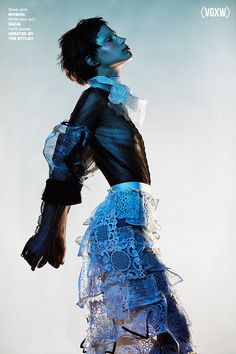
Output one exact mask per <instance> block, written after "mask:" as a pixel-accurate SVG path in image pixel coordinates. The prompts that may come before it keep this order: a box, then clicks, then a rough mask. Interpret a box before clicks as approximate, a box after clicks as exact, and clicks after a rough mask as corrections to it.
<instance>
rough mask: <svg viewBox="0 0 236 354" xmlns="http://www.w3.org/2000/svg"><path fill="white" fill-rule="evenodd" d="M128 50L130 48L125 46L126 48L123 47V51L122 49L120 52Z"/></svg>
mask: <svg viewBox="0 0 236 354" xmlns="http://www.w3.org/2000/svg"><path fill="white" fill-rule="evenodd" d="M128 49H130V47H129V46H127V45H126V46H125V47H124V49H122V52H124V51H125V50H128Z"/></svg>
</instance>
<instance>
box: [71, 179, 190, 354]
mask: <svg viewBox="0 0 236 354" xmlns="http://www.w3.org/2000/svg"><path fill="white" fill-rule="evenodd" d="M119 185H122V188H121V189H119V188H116V189H115V187H114V186H113V187H111V188H109V189H108V190H107V195H106V197H105V199H104V201H103V202H102V203H100V204H99V205H98V206H97V207H96V208H95V209H94V210H93V212H92V213H91V215H90V216H89V218H88V219H86V220H85V221H84V223H83V224H84V225H88V227H87V229H86V231H85V233H84V235H83V236H80V237H78V238H77V239H76V242H77V243H78V244H79V251H78V256H79V257H82V260H83V262H82V268H81V271H80V275H79V280H78V293H79V299H78V301H77V302H76V305H78V306H79V307H81V308H84V307H85V308H86V310H87V315H86V317H87V322H88V328H87V335H86V337H85V338H84V340H83V341H82V343H81V344H80V347H81V348H83V352H84V353H88V354H95V353H99V354H100V353H131V354H136V353H140V354H146V353H168V354H170V353H172V352H173V353H181V354H187V353H193V352H194V350H195V349H196V348H195V346H194V344H193V340H192V334H193V333H192V331H191V330H190V326H191V322H190V320H189V318H188V316H187V313H186V311H185V310H184V308H183V306H182V304H181V302H180V300H179V298H178V296H177V294H176V290H175V289H174V285H176V284H177V283H178V282H181V281H183V279H182V278H181V276H179V275H178V274H177V273H175V272H173V271H172V270H171V268H169V267H167V266H166V265H165V264H164V263H163V262H162V261H161V258H160V249H159V247H158V244H159V241H158V240H159V238H160V233H159V231H160V229H161V226H160V224H159V223H158V220H157V205H158V202H159V199H158V198H157V197H155V196H154V195H153V194H151V192H150V191H148V188H146V190H145V189H139V188H133V187H132V186H130V184H129V183H126V182H125V183H120V184H119ZM119 185H116V186H118V187H119ZM146 186H148V185H146ZM148 187H149V188H150V186H148ZM163 332H168V333H169V334H170V335H171V336H172V338H173V339H174V341H175V343H176V346H175V351H174V349H173V350H171V349H167V347H166V349H164V346H160V348H159V349H158V347H156V345H155V346H154V343H156V340H155V338H156V337H157V335H158V334H160V333H163ZM124 336H125V337H129V338H132V339H133V340H134V341H133V344H132V345H123V346H119V347H118V346H117V341H118V339H119V338H120V337H124ZM153 348H155V350H154V349H153ZM161 348H162V349H161Z"/></svg>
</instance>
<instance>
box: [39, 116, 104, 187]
mask: <svg viewBox="0 0 236 354" xmlns="http://www.w3.org/2000/svg"><path fill="white" fill-rule="evenodd" d="M90 136H91V133H90V131H89V130H88V128H87V127H86V126H85V125H77V126H70V125H69V121H68V120H64V121H63V122H61V123H60V124H57V125H56V126H55V127H54V128H53V131H52V132H51V133H50V134H49V135H48V137H47V139H46V140H45V144H44V149H43V155H44V157H45V159H46V160H47V163H48V165H49V178H51V179H55V180H59V181H65V180H72V179H75V178H76V179H77V180H78V181H79V182H80V183H81V184H83V181H84V180H85V179H87V178H88V177H89V176H91V175H93V172H94V171H95V170H97V166H96V165H95V162H94V161H91V160H89V158H90V157H91V156H89V158H86V152H85V147H86V145H87V144H88V141H89V139H90ZM75 167H76V172H74V171H75V170H74V168H75Z"/></svg>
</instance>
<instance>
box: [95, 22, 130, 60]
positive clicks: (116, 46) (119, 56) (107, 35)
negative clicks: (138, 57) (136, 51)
mask: <svg viewBox="0 0 236 354" xmlns="http://www.w3.org/2000/svg"><path fill="white" fill-rule="evenodd" d="M96 43H97V44H98V45H99V46H100V47H99V48H98V49H97V57H98V60H99V61H100V65H101V66H103V67H114V66H117V64H121V63H124V62H127V61H128V60H130V59H131V58H132V56H133V54H132V53H131V51H130V50H127V49H126V50H123V49H124V48H125V47H127V44H126V43H125V38H123V37H119V36H118V35H117V34H116V32H115V31H113V30H112V29H111V28H109V27H108V26H107V25H103V26H101V27H100V31H99V32H98V34H97V38H96Z"/></svg>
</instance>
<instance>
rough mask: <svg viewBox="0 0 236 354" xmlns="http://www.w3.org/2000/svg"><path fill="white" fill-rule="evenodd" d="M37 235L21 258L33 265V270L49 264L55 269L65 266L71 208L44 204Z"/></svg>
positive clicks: (33, 237)
mask: <svg viewBox="0 0 236 354" xmlns="http://www.w3.org/2000/svg"><path fill="white" fill-rule="evenodd" d="M42 205H43V208H42V209H43V210H42V209H41V211H42V217H41V215H40V217H39V221H38V224H39V225H38V227H37V228H36V231H35V235H33V236H32V237H31V238H30V239H29V240H28V241H27V242H26V245H25V247H24V249H23V251H22V253H21V256H22V257H24V259H25V260H26V261H27V262H28V263H29V264H30V265H31V270H33V271H34V270H35V268H36V267H38V268H41V267H43V266H44V265H45V264H46V263H47V262H48V263H49V264H50V265H51V266H53V267H54V268H58V267H59V266H60V264H64V257H65V251H66V246H65V235H66V221H67V215H68V211H69V209H70V206H64V205H57V206H54V205H51V204H48V203H42Z"/></svg>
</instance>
